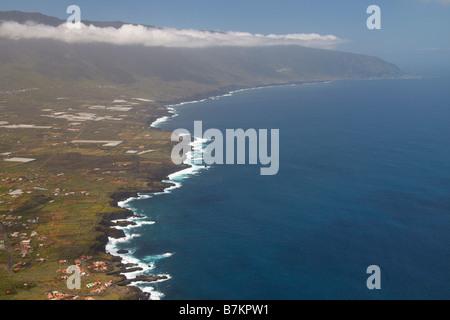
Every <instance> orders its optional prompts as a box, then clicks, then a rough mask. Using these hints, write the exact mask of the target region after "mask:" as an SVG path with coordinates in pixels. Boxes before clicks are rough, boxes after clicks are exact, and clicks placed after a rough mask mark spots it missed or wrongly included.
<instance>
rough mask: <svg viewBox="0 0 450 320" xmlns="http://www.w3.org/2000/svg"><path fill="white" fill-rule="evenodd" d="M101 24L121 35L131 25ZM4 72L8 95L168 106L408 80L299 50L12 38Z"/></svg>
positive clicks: (374, 63)
mask: <svg viewBox="0 0 450 320" xmlns="http://www.w3.org/2000/svg"><path fill="white" fill-rule="evenodd" d="M32 17H34V18H35V20H30V19H31V18H32ZM11 19H15V20H11ZM0 20H1V21H16V22H18V23H23V22H24V21H35V22H36V23H47V24H53V25H55V24H58V25H59V24H60V22H64V21H63V20H61V19H58V18H54V17H49V16H45V15H42V14H40V13H30V14H27V13H21V12H19V11H9V12H1V11H0ZM84 23H90V22H88V21H84ZM94 23H95V24H96V25H97V26H103V27H105V26H110V27H114V26H115V27H116V28H117V27H119V28H120V26H121V25H124V24H125V23H123V22H94ZM150 27H152V26H150ZM152 28H153V27H152ZM0 72H1V73H2V74H3V75H5V76H4V77H2V78H1V79H0V87H1V88H4V89H16V88H23V87H34V86H42V85H49V86H51V85H54V84H55V83H56V84H59V85H61V84H63V85H93V84H97V83H102V84H113V85H127V86H135V87H139V88H142V89H145V90H150V91H152V92H153V93H154V95H155V96H156V98H161V99H163V100H164V99H166V98H167V99H169V96H171V93H172V92H173V93H175V95H176V96H178V95H180V96H184V95H186V93H187V94H188V95H189V96H191V95H193V93H194V92H196V93H202V92H203V93H204V92H213V91H216V90H218V89H221V88H228V87H235V88H240V87H241V88H245V87H252V86H258V85H269V84H286V83H298V82H308V81H327V80H363V79H379V78H399V77H405V76H406V75H405V74H404V73H403V72H402V71H401V70H400V69H399V68H398V67H397V66H396V65H394V64H391V63H388V62H385V61H383V60H381V59H379V58H376V57H371V56H367V55H360V54H354V53H347V52H341V51H332V50H325V49H315V48H309V47H303V46H299V45H274V46H265V47H256V46H255V47H239V46H223V47H205V48H183V47H162V46H155V47H146V46H142V45H115V44H108V43H98V42H90V43H66V42H63V41H58V40H51V39H19V40H14V39H8V38H5V37H4V38H0ZM148 88H153V89H148ZM177 92H179V94H178V93H177Z"/></svg>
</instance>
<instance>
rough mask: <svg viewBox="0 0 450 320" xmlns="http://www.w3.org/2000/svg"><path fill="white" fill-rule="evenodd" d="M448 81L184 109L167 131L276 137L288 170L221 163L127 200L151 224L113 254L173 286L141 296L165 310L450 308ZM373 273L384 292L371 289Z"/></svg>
mask: <svg viewBox="0 0 450 320" xmlns="http://www.w3.org/2000/svg"><path fill="white" fill-rule="evenodd" d="M449 80H450V79H449V78H436V79H417V80H379V81H358V82H352V81H340V82H331V83H317V84H309V85H299V86H284V87H272V88H265V89H261V90H252V91H243V92H238V93H235V94H233V95H231V96H225V97H221V98H218V99H209V100H206V101H203V102H199V103H195V104H186V105H183V106H178V107H175V110H176V113H177V114H178V115H177V116H176V117H173V118H171V119H169V120H168V121H167V122H165V123H162V124H160V125H159V126H160V127H161V128H162V129H165V130H170V131H172V130H175V129H178V128H186V129H189V130H191V132H192V131H193V129H192V128H193V122H194V121H195V120H202V121H203V126H204V129H207V128H218V129H221V130H223V131H225V129H238V128H242V129H245V130H246V129H249V128H255V129H280V171H279V173H278V175H276V176H260V174H259V169H260V166H250V165H245V166H238V165H235V166H225V165H223V166H219V165H216V166H213V167H211V168H209V169H207V170H200V171H198V172H197V173H196V174H195V175H190V176H189V177H188V178H187V179H184V180H182V187H181V188H178V189H173V190H172V191H170V192H169V193H165V194H161V195H157V196H153V197H151V198H148V199H140V200H135V201H130V202H128V203H127V206H128V207H130V208H133V209H134V210H135V211H136V213H138V214H141V215H145V216H146V217H147V218H146V219H145V220H144V221H147V224H144V225H142V226H140V227H138V228H131V229H128V230H127V232H128V233H129V234H135V235H136V234H137V235H138V236H136V237H133V238H131V239H128V241H127V242H124V243H117V248H125V249H129V250H131V254H129V255H128V256H129V257H130V258H134V259H137V260H139V261H140V262H141V263H143V264H145V265H151V266H152V268H151V269H150V270H148V272H149V273H152V274H167V275H170V277H171V278H170V280H168V281H164V282H160V283H157V284H153V285H151V286H148V285H147V286H146V285H142V287H143V288H145V287H147V289H149V288H148V287H151V288H152V290H155V291H154V293H155V292H156V291H158V292H160V293H161V294H163V295H164V296H163V298H164V299H212V300H216V299H224V300H226V299H256V300H261V299H270V300H280V299H283V300H297V299H449V298H450V275H449V270H450V255H449V251H450V250H449V249H450V242H449V230H450V228H449V227H450V93H449V88H450V86H449V84H450V81H449ZM179 181H180V180H179ZM153 222H154V224H153ZM370 265H378V266H379V267H380V268H381V275H382V277H381V285H382V289H381V290H373V291H371V290H368V289H367V286H366V280H367V278H368V277H369V275H368V274H366V270H367V267H368V266H370ZM155 297H156V296H155Z"/></svg>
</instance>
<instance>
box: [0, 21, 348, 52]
mask: <svg viewBox="0 0 450 320" xmlns="http://www.w3.org/2000/svg"><path fill="white" fill-rule="evenodd" d="M0 37H5V38H8V39H14V40H18V39H53V40H59V41H64V42H67V43H96V42H97V43H109V44H114V45H141V46H147V47H186V48H206V47H220V46H240V47H258V46H275V45H301V46H305V47H313V48H322V49H333V48H335V47H336V46H337V45H339V44H342V43H345V42H347V40H345V39H341V38H339V37H337V36H334V35H320V34H315V33H311V34H304V33H298V34H286V35H274V34H270V35H262V34H251V33H247V32H232V31H230V32H220V31H200V30H192V29H185V30H179V29H173V28H150V27H145V26H142V25H131V24H130V25H128V24H127V25H123V26H122V27H120V28H113V27H96V26H94V25H85V24H81V26H80V28H79V29H72V28H69V27H68V25H67V24H65V23H64V24H61V25H60V26H56V27H55V26H49V25H43V24H36V23H25V24H20V23H17V22H14V21H7V22H3V23H2V24H1V25H0Z"/></svg>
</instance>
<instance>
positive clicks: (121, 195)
mask: <svg viewBox="0 0 450 320" xmlns="http://www.w3.org/2000/svg"><path fill="white" fill-rule="evenodd" d="M331 81H335V80H320V81H302V82H292V83H275V84H262V85H257V86H255V87H238V86H230V87H226V88H222V89H218V90H215V91H211V92H209V93H207V94H197V95H193V96H191V97H189V98H187V99H178V100H173V101H170V102H159V103H161V104H162V105H164V107H165V109H166V110H165V114H163V115H162V116H159V117H154V118H152V119H150V121H148V122H147V125H149V126H151V127H153V128H156V129H160V128H159V127H158V126H157V125H159V124H162V123H164V122H166V121H167V120H168V119H170V118H171V117H175V116H177V113H176V112H175V110H174V108H175V107H180V106H184V105H187V104H194V103H199V102H204V101H207V100H215V99H220V98H222V97H227V96H231V95H233V94H235V93H239V92H244V91H252V90H260V89H266V88H271V87H282V86H297V85H306V84H314V83H328V82H331ZM160 130H162V129H160ZM202 143H203V141H194V142H193V146H194V148H201V146H202ZM203 169H205V168H204V167H201V166H199V167H198V168H194V166H193V165H192V164H187V163H185V164H183V165H180V166H178V167H177V169H176V170H171V169H169V168H168V170H167V172H166V174H161V176H160V178H158V179H157V180H158V181H149V182H148V183H147V185H148V187H149V188H148V189H142V190H133V191H118V192H115V193H113V194H112V195H111V204H112V206H114V207H117V208H121V210H120V211H119V212H115V213H111V214H107V215H106V216H105V217H104V219H103V220H102V222H101V224H102V226H104V227H107V232H106V239H107V240H106V239H105V240H106V241H104V252H105V253H107V254H109V255H111V256H112V257H113V259H114V260H115V261H117V262H120V264H121V265H122V269H121V270H120V271H118V272H116V274H117V275H120V276H121V277H122V281H120V283H121V285H123V284H125V285H126V286H127V287H128V288H129V289H130V290H132V291H133V292H134V293H135V295H136V299H137V300H160V299H161V298H163V297H164V294H163V293H161V292H157V291H155V290H153V288H150V289H147V290H144V289H142V288H140V287H139V286H138V285H139V284H145V283H156V282H161V281H167V280H170V279H171V275H167V274H162V275H153V274H149V273H148V272H149V271H152V270H153V268H154V265H148V264H146V263H145V262H143V261H140V260H138V259H137V258H134V257H133V253H132V252H130V251H128V250H120V249H119V248H118V247H117V244H119V243H127V242H128V241H129V240H131V239H133V238H135V237H139V236H140V234H139V233H135V232H126V231H129V230H131V229H135V228H139V227H141V226H143V225H148V224H154V222H153V221H148V220H144V219H145V218H147V217H146V216H141V215H139V214H138V213H137V212H135V211H133V210H132V209H131V208H129V207H127V203H129V202H131V201H135V200H139V199H148V198H152V197H154V196H157V195H159V194H165V193H170V191H171V190H173V189H177V188H179V187H181V186H182V184H181V183H180V182H176V181H174V180H173V177H178V176H182V177H183V178H184V177H186V176H188V175H192V174H195V173H197V172H198V171H200V170H203ZM183 172H185V173H183ZM182 180H184V179H182ZM154 182H161V183H162V185H159V186H153V185H152V184H153V183H154ZM172 254H173V253H164V254H161V258H167V257H170V256H171V255H172Z"/></svg>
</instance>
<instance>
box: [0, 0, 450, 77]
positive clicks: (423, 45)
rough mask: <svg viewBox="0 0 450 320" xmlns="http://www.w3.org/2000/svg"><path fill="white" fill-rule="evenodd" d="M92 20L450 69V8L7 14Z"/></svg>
mask: <svg viewBox="0 0 450 320" xmlns="http://www.w3.org/2000/svg"><path fill="white" fill-rule="evenodd" d="M72 4H75V5H78V6H79V7H80V8H81V14H82V15H81V18H82V20H83V19H86V20H100V21H102V20H103V21H105V20H107V21H114V20H120V21H125V22H133V23H142V24H149V25H154V26H158V27H172V28H178V29H199V30H203V29H205V30H221V31H239V32H250V33H258V34H264V35H268V34H297V33H318V34H321V35H334V36H336V37H338V38H340V39H346V40H348V42H346V43H343V44H340V45H338V46H337V47H336V49H338V50H342V51H351V52H357V53H365V54H370V55H376V56H379V57H381V58H384V59H386V60H388V61H391V62H394V63H397V64H399V65H400V66H401V67H403V68H406V69H409V70H412V69H414V70H420V71H421V70H425V69H426V68H427V67H433V68H435V69H439V68H442V67H444V68H445V67H449V68H450V0H127V1H117V0H109V1H93V0H70V1H66V0H14V1H8V2H6V1H2V3H1V4H0V10H2V11H6V10H21V11H26V12H41V13H43V14H47V15H51V16H57V17H59V18H62V19H65V18H67V17H68V15H67V14H66V8H67V7H68V6H69V5H72ZM373 4H375V5H378V6H379V7H380V8H381V27H382V29H381V30H369V29H368V28H367V26H366V20H367V19H368V17H369V14H367V13H366V10H367V8H368V7H369V6H370V5H373Z"/></svg>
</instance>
